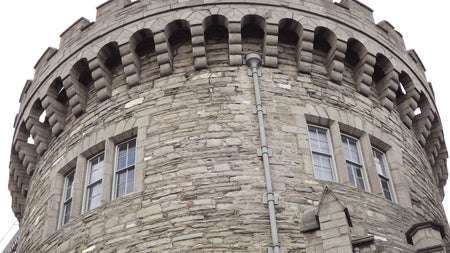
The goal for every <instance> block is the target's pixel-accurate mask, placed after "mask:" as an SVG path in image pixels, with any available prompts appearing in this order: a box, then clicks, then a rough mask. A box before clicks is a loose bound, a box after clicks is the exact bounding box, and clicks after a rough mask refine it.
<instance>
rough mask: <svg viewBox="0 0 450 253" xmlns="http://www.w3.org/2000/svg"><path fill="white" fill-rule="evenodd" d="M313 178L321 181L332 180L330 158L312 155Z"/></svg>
mask: <svg viewBox="0 0 450 253" xmlns="http://www.w3.org/2000/svg"><path fill="white" fill-rule="evenodd" d="M313 165H314V177H315V178H317V179H321V180H328V181H332V180H333V168H332V166H331V157H330V156H326V155H321V154H317V153H313Z"/></svg>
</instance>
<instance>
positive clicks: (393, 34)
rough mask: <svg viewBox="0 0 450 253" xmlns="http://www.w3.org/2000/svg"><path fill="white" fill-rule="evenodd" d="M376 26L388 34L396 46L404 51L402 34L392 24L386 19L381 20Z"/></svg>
mask: <svg viewBox="0 0 450 253" xmlns="http://www.w3.org/2000/svg"><path fill="white" fill-rule="evenodd" d="M377 27H379V28H381V29H382V30H383V31H384V32H386V34H387V35H388V36H389V38H390V39H391V41H393V42H394V43H395V45H396V46H397V47H399V48H400V49H402V50H403V51H406V46H405V41H403V36H402V35H401V33H399V32H398V31H397V30H395V28H394V26H393V25H391V24H390V23H389V22H387V21H386V20H383V21H381V22H379V23H378V24H377Z"/></svg>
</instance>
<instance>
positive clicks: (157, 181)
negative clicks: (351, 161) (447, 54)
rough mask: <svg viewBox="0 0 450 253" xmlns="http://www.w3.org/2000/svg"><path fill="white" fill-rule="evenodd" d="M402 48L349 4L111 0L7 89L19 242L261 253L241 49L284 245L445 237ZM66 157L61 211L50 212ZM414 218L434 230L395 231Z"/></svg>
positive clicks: (252, 129)
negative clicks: (121, 185)
mask: <svg viewBox="0 0 450 253" xmlns="http://www.w3.org/2000/svg"><path fill="white" fill-rule="evenodd" d="M213 2H214V3H213ZM218 3H220V4H218ZM216 14H217V15H216ZM211 15H213V16H211ZM336 21H339V22H336ZM99 33H101V34H104V36H98V34H99ZM350 35H352V36H354V38H352V37H349V36H350ZM112 42H113V43H112ZM402 43H403V41H402V40H401V37H399V35H398V34H397V33H396V31H395V30H393V28H392V27H391V26H390V25H389V24H388V23H386V22H383V23H380V24H379V25H378V26H377V25H375V24H374V23H373V18H372V15H371V10H370V9H369V8H368V7H366V6H364V5H362V4H361V3H359V2H358V1H354V0H349V1H342V3H339V4H338V3H332V1H312V0H305V1H300V2H299V1H291V0H286V1H282V3H280V2H279V1H272V0H269V1H260V0H250V1H246V2H245V3H238V2H236V1H225V0H220V1H182V0H180V1H176V0H173V1H162V0H155V1H149V0H141V1H133V2H131V1H129V0H113V1H108V2H107V3H105V4H104V5H102V6H100V7H99V8H98V15H97V20H96V21H95V22H94V23H92V24H89V25H88V24H87V21H86V20H80V21H78V22H76V23H75V24H74V26H73V27H71V28H70V29H68V32H66V33H64V35H63V36H62V40H61V48H60V49H59V50H55V51H52V55H51V56H49V55H47V53H46V54H45V55H46V56H47V58H48V59H47V60H46V61H40V62H39V64H38V65H37V66H36V73H35V78H34V80H33V81H32V82H27V85H26V87H25V89H24V92H23V94H22V96H21V105H20V110H19V113H18V115H17V118H16V122H15V129H16V130H15V134H14V137H13V153H12V155H11V163H10V183H9V185H10V186H9V189H10V191H11V194H12V196H13V204H12V207H13V211H14V213H15V214H16V216H17V218H18V219H20V220H21V223H20V224H21V231H20V237H19V238H20V242H19V252H267V248H268V247H271V246H272V245H271V243H272V242H271V234H270V224H269V223H270V222H269V214H268V208H267V205H266V204H264V203H263V196H266V194H267V192H266V191H267V190H266V185H265V184H266V180H265V179H266V178H265V173H264V166H263V163H262V161H261V157H259V156H258V150H262V147H261V146H260V145H261V144H260V138H261V137H260V126H259V125H258V118H257V116H256V115H255V114H254V113H253V110H254V109H253V108H254V107H255V94H254V89H253V85H254V83H253V80H252V78H251V77H250V76H249V75H248V73H249V72H248V67H247V66H245V65H244V62H243V55H244V54H246V53H248V52H250V51H255V52H256V53H258V54H259V55H261V58H262V59H263V62H262V66H261V68H260V69H259V70H258V71H259V72H258V74H260V77H259V85H260V91H261V100H262V106H263V112H264V116H263V117H264V119H263V121H264V124H265V131H266V135H267V142H268V146H269V149H270V151H271V152H270V157H269V164H270V168H271V172H270V174H271V176H272V181H273V193H274V195H275V196H276V197H277V201H278V202H279V203H278V205H276V207H275V213H276V217H277V228H278V235H279V241H280V246H281V247H282V249H283V251H284V252H350V251H351V250H352V247H353V246H352V244H353V243H355V244H356V245H358V247H359V249H360V250H361V251H360V252H378V251H379V252H396V251H402V252H414V251H415V249H423V248H426V247H428V246H430V245H431V244H433V243H434V244H435V245H438V246H439V243H441V244H442V245H445V246H447V247H448V246H450V239H449V236H448V235H449V233H450V230H449V228H448V225H447V221H446V218H445V215H444V211H443V208H442V206H441V204H440V201H441V200H442V199H441V198H442V196H443V191H442V188H443V186H444V185H445V182H446V180H447V167H446V159H447V149H446V146H445V142H444V141H443V134H442V131H441V129H442V127H441V124H440V121H439V117H438V114H437V109H436V105H435V102H434V97H433V92H432V90H431V88H430V86H429V85H428V82H427V80H426V78H425V74H424V72H423V66H422V65H421V64H419V63H420V60H418V57H417V55H416V54H414V59H412V58H411V52H409V51H406V50H405V48H404V46H403V45H402ZM107 45H109V46H107ZM386 48H389V50H386ZM402 87H403V89H404V92H403V91H402V90H401V88H402ZM417 107H419V108H420V109H421V111H422V113H421V114H418V115H414V111H415V110H416V108H417ZM43 111H46V112H47V115H48V119H47V120H45V119H44V120H43V121H42V120H40V119H39V116H40V115H41V113H43ZM41 121H42V122H41ZM309 124H313V125H317V126H321V127H324V128H327V129H329V130H330V132H331V135H332V136H330V139H331V142H332V147H331V148H332V158H333V164H334V166H335V167H336V169H337V170H338V172H339V173H337V174H338V175H337V179H336V180H335V181H322V180H317V179H315V178H314V168H313V160H312V155H311V149H310V146H309V145H310V144H309V142H310V140H309V134H308V125H309ZM341 132H342V133H344V134H347V135H351V136H353V137H355V138H357V139H358V140H360V144H361V145H364V146H363V147H361V152H362V153H363V154H362V155H363V158H364V159H362V160H363V164H362V165H363V167H364V169H365V170H366V172H365V173H366V174H365V175H367V177H369V180H367V182H366V183H368V184H369V183H370V184H371V185H368V187H367V188H366V190H361V189H358V188H354V187H351V185H350V182H349V179H348V172H347V168H346V164H345V157H344V152H343V150H342V147H343V145H342V143H341V137H340V134H341ZM30 136H31V137H32V138H34V141H35V143H34V144H31V143H28V142H27V139H28V138H29V137H30ZM130 138H136V156H135V161H136V162H135V164H134V169H135V171H134V181H133V182H134V190H133V191H132V192H131V193H130V194H127V195H124V196H121V197H115V196H116V192H115V191H116V190H117V189H115V188H114V187H113V186H114V185H115V184H116V183H117V181H116V180H117V175H115V174H116V167H115V166H116V159H117V156H116V146H117V145H118V144H121V143H123V142H124V141H127V140H129V139H130ZM372 146H374V147H376V148H378V149H380V150H382V151H383V152H385V154H386V160H387V164H388V167H389V169H390V180H391V182H392V183H393V184H392V186H393V190H392V193H393V195H394V201H388V200H386V199H385V198H384V196H383V192H382V189H381V186H380V185H377V184H378V183H379V178H378V172H377V168H376V165H375V162H374V161H373V157H372V154H371V151H372ZM264 148H266V147H264ZM101 152H104V156H105V158H104V164H103V166H104V167H103V178H102V198H101V199H102V201H101V204H100V206H99V207H97V208H95V209H93V210H90V211H87V212H86V211H84V210H85V209H86V208H85V207H84V205H86V200H85V199H84V198H85V197H83V196H86V182H84V181H85V178H86V176H87V175H86V174H87V166H88V164H89V159H90V158H92V157H93V156H95V155H97V154H99V153H101ZM72 170H75V171H76V174H75V178H76V180H74V186H73V187H74V188H73V189H74V190H73V195H72V197H73V198H72V201H73V209H72V210H71V216H70V221H69V222H68V223H66V224H64V225H61V222H60V220H61V218H58V217H61V213H62V206H63V203H62V195H63V192H64V187H63V186H64V177H65V176H66V175H67V173H68V172H70V171H72ZM324 188H325V189H331V190H330V191H332V192H333V194H331V195H326V194H324V193H323V189H324ZM323 196H325V197H323ZM314 212H315V213H314ZM316 216H317V217H316ZM426 221H436V222H438V223H439V224H442V231H443V232H445V233H442V234H441V233H438V232H440V231H438V230H436V229H435V230H433V231H431V232H430V233H428V234H427V233H426V230H417V232H416V233H413V234H412V235H411V237H412V239H411V241H410V242H408V241H407V239H406V236H405V232H406V231H408V230H409V229H410V228H411V227H414V224H421V222H426ZM303 225H304V226H305V227H306V229H305V228H304V227H302V226H303ZM442 235H443V237H442ZM366 242H367V244H364V243H366ZM416 242H418V244H417V245H413V244H414V243H416ZM431 246H433V245H431ZM355 247H356V246H355Z"/></svg>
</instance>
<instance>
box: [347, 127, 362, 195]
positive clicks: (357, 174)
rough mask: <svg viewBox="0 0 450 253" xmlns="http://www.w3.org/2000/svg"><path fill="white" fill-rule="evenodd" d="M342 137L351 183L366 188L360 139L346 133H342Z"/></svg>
mask: <svg viewBox="0 0 450 253" xmlns="http://www.w3.org/2000/svg"><path fill="white" fill-rule="evenodd" d="M341 139H342V146H343V148H344V156H345V165H346V166H347V171H348V177H349V179H350V184H351V185H353V186H354V187H357V188H360V189H363V190H365V189H366V185H365V183H364V172H363V166H362V162H361V158H360V156H359V150H358V140H356V139H354V138H351V137H349V136H346V135H342V136H341Z"/></svg>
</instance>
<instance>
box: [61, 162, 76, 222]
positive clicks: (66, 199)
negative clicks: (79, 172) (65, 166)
mask: <svg viewBox="0 0 450 253" xmlns="http://www.w3.org/2000/svg"><path fill="white" fill-rule="evenodd" d="M70 178H71V182H70ZM69 182H70V183H71V184H70V192H69V195H70V196H67V194H68V192H67V189H68V187H69ZM74 182H75V170H71V171H70V172H69V173H67V175H66V176H64V187H63V192H62V194H61V209H60V210H61V211H60V214H59V227H62V226H64V225H65V224H67V223H68V222H69V221H70V216H71V214H72V207H73V187H74ZM67 206H69V210H68V217H67V221H66V220H65V218H66V211H67Z"/></svg>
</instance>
